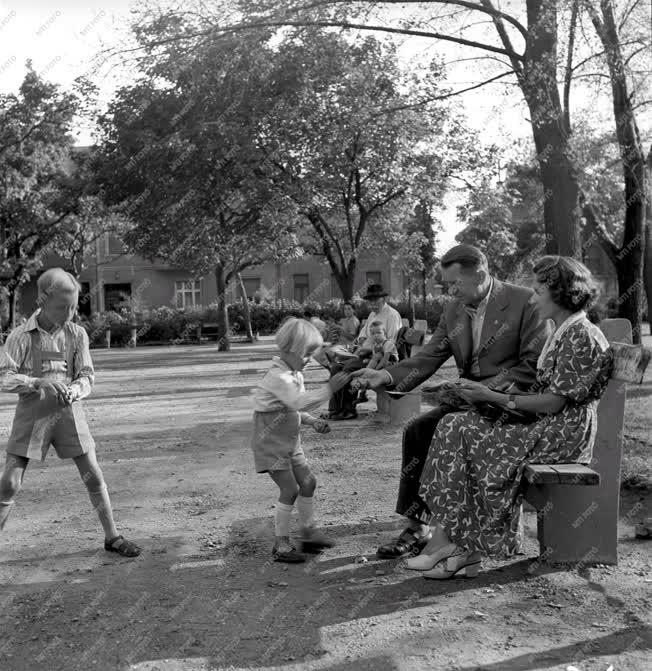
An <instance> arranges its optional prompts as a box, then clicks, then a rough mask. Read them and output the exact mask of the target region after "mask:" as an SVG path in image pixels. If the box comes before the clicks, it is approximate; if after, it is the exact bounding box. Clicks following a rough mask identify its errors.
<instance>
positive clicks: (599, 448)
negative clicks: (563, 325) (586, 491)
mask: <svg viewBox="0 0 652 671" xmlns="http://www.w3.org/2000/svg"><path fill="white" fill-rule="evenodd" d="M600 329H601V330H602V332H603V333H604V334H605V336H606V338H607V340H608V341H609V342H622V343H627V344H630V343H631V342H632V326H631V324H630V322H629V320H627V319H605V320H603V321H602V322H601V323H600ZM626 395H627V383H626V382H622V381H620V380H609V384H608V385H607V389H606V391H605V393H604V395H603V396H602V398H601V399H600V405H599V406H598V435H597V437H596V440H595V446H594V448H593V461H592V462H591V468H593V469H594V470H596V471H598V472H599V473H600V475H601V477H602V478H603V482H608V481H609V480H614V482H615V483H616V484H619V482H620V458H621V455H622V442H623V426H624V415H625V397H626Z"/></svg>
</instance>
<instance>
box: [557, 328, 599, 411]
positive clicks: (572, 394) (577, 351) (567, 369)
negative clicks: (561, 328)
mask: <svg viewBox="0 0 652 671" xmlns="http://www.w3.org/2000/svg"><path fill="white" fill-rule="evenodd" d="M605 356H606V349H605V348H604V347H603V346H602V345H601V344H600V343H599V342H598V341H597V340H596V338H595V337H594V336H593V335H592V334H591V333H589V332H588V331H587V330H585V329H569V330H568V331H567V332H566V333H565V334H564V337H563V338H562V340H561V342H560V343H559V349H558V351H557V358H556V361H555V368H554V370H553V373H552V377H551V380H550V386H549V388H548V391H550V392H551V393H553V394H558V395H559V396H565V397H566V398H568V399H569V400H571V401H574V402H575V403H582V402H584V401H585V400H586V398H587V397H588V396H589V393H590V391H591V389H593V387H594V386H595V384H596V382H597V381H598V380H600V379H601V378H603V377H604V362H605Z"/></svg>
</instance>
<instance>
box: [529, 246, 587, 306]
mask: <svg viewBox="0 0 652 671" xmlns="http://www.w3.org/2000/svg"><path fill="white" fill-rule="evenodd" d="M533 271H534V275H535V277H536V280H537V282H539V283H540V284H545V285H546V286H547V287H548V290H549V291H550V297H551V298H552V300H553V301H554V303H556V304H557V305H559V307H562V308H564V309H566V310H570V311H571V312H579V311H580V310H587V309H588V308H590V307H591V305H593V303H594V302H595V300H596V298H597V297H598V294H599V293H600V290H599V288H598V285H597V284H596V282H595V280H594V279H593V275H592V274H591V271H590V270H589V269H588V268H587V267H586V266H585V265H584V264H583V263H581V262H580V261H578V260H577V259H574V258H572V257H570V256H556V255H551V256H543V257H542V258H540V259H539V260H538V261H537V262H536V263H535V265H534V268H533Z"/></svg>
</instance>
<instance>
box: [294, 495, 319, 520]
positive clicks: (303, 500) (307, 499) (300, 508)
mask: <svg viewBox="0 0 652 671" xmlns="http://www.w3.org/2000/svg"><path fill="white" fill-rule="evenodd" d="M312 501H313V497H312V496H298V497H297V513H298V515H299V524H301V526H302V527H312V526H313V525H314V524H315V517H314V512H313V505H312Z"/></svg>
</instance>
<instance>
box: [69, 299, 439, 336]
mask: <svg viewBox="0 0 652 671" xmlns="http://www.w3.org/2000/svg"><path fill="white" fill-rule="evenodd" d="M449 300H450V298H449V297H448V296H437V297H428V299H427V301H426V310H425V313H424V309H423V304H422V302H421V301H419V303H416V304H415V317H416V319H425V320H426V321H427V323H428V328H429V329H430V330H432V329H434V328H435V326H436V325H437V322H438V321H439V318H440V316H441V313H442V311H443V309H444V305H445V304H446V303H447V302H448V301H449ZM389 302H390V305H392V306H393V307H394V308H396V309H397V310H398V311H399V313H400V314H401V317H409V305H408V303H407V301H393V300H391V299H390V301H389ZM342 307H343V301H342V300H337V299H333V300H330V301H328V302H326V303H323V304H319V303H315V302H308V303H297V302H296V301H289V300H278V301H257V300H254V301H250V302H249V310H250V312H251V327H252V330H253V332H254V333H259V334H260V335H269V334H271V333H274V332H275V331H276V329H277V328H278V327H279V325H280V324H281V322H282V321H283V319H285V318H286V317H288V316H294V317H303V315H304V314H305V312H306V311H307V310H309V311H310V312H312V314H313V315H315V316H319V317H320V318H321V319H323V320H324V321H328V320H329V319H334V320H335V321H337V320H339V319H341V318H342V316H343V310H342ZM354 307H355V311H356V314H357V316H358V318H359V319H360V320H362V319H366V318H367V317H368V316H369V312H370V310H369V307H368V305H367V304H366V303H365V302H364V301H361V300H360V301H354ZM228 313H229V324H230V328H231V333H232V334H233V335H234V336H235V337H237V336H238V335H242V334H244V332H245V328H244V324H245V319H244V306H243V304H242V302H238V303H232V304H230V305H229V306H228ZM131 322H132V319H131V318H130V317H129V315H128V314H126V313H124V312H103V313H96V314H94V315H92V316H91V318H90V319H87V318H84V317H81V318H80V319H79V324H80V325H81V326H83V327H84V328H85V329H86V332H87V333H88V337H89V340H90V342H91V345H94V346H104V343H105V332H106V330H107V328H110V329H111V345H112V346H113V345H116V346H126V345H127V344H128V343H129V339H130V333H131ZM215 322H217V306H216V305H208V306H205V307H196V308H189V309H185V310H183V309H177V308H171V307H168V306H164V307H160V308H155V309H153V310H151V311H149V312H148V313H147V314H146V316H145V317H144V318H143V319H142V320H141V321H139V322H138V323H137V324H136V326H137V329H138V331H137V341H138V343H168V344H171V343H175V344H178V343H182V342H191V341H193V340H194V339H195V333H196V327H197V326H198V325H199V324H207V323H215Z"/></svg>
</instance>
